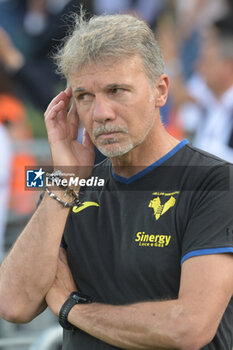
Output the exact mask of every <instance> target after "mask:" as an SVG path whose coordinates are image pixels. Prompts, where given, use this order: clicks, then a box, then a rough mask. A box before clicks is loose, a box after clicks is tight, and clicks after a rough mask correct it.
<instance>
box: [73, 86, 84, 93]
mask: <svg viewBox="0 0 233 350" xmlns="http://www.w3.org/2000/svg"><path fill="white" fill-rule="evenodd" d="M77 92H86V89H84V88H83V87H78V88H76V89H75V90H74V93H77Z"/></svg>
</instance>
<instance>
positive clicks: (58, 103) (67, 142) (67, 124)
mask: <svg viewBox="0 0 233 350" xmlns="http://www.w3.org/2000/svg"><path fill="white" fill-rule="evenodd" d="M71 98H72V90H71V87H68V88H67V89H66V90H65V91H62V92H60V93H59V94H58V95H57V96H56V97H55V98H54V99H53V100H52V101H51V103H50V104H49V106H48V108H47V110H46V112H45V124H46V129H47V133H48V140H49V144H50V148H51V153H52V159H53V165H54V168H55V169H60V168H63V167H72V170H74V171H75V173H76V175H78V176H79V177H80V178H87V177H88V176H89V175H90V173H91V171H92V168H93V164H94V158H95V151H94V145H93V143H92V141H91V139H90V137H89V135H88V133H87V132H86V130H84V134H83V142H82V144H81V143H80V142H78V140H77V138H78V125H79V115H78V112H77V109H76V105H75V102H73V103H72V105H71V108H70V110H69V112H68V113H67V109H68V106H69V103H70V100H71Z"/></svg>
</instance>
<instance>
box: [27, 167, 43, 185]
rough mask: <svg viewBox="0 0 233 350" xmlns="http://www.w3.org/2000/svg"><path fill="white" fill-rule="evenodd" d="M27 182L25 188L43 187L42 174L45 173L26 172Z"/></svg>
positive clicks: (37, 171) (38, 171) (40, 171)
mask: <svg viewBox="0 0 233 350" xmlns="http://www.w3.org/2000/svg"><path fill="white" fill-rule="evenodd" d="M26 174H27V182H26V187H30V188H33V187H34V188H36V187H43V186H44V174H45V172H44V171H43V170H42V168H40V170H27V173H26Z"/></svg>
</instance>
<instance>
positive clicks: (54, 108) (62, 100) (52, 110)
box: [44, 88, 72, 119]
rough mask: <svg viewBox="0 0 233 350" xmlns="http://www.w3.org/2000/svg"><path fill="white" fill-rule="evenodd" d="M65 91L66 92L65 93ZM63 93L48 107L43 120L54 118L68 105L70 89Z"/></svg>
mask: <svg viewBox="0 0 233 350" xmlns="http://www.w3.org/2000/svg"><path fill="white" fill-rule="evenodd" d="M66 90H67V91H66ZM66 90H65V91H62V92H60V93H59V94H58V95H57V96H56V97H55V98H54V99H53V100H52V101H51V102H50V104H49V105H48V108H47V109H46V111H45V114H44V116H45V119H50V118H54V117H55V116H56V114H57V113H58V112H60V111H61V110H62V109H65V108H66V109H67V108H68V106H69V103H70V98H71V94H72V92H70V90H71V89H70V88H69V90H68V88H67V89H66Z"/></svg>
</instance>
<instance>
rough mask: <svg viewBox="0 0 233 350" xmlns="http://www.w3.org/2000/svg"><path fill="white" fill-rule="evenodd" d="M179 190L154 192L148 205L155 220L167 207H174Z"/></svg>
mask: <svg viewBox="0 0 233 350" xmlns="http://www.w3.org/2000/svg"><path fill="white" fill-rule="evenodd" d="M178 194H179V191H175V192H170V193H165V192H154V193H153V196H156V197H155V198H153V199H152V200H151V201H150V203H149V205H148V207H149V208H151V209H153V211H154V217H155V220H159V218H160V217H161V216H162V215H163V214H165V213H166V212H167V211H168V210H169V209H171V208H172V207H174V205H175V203H176V199H177V196H178Z"/></svg>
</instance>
